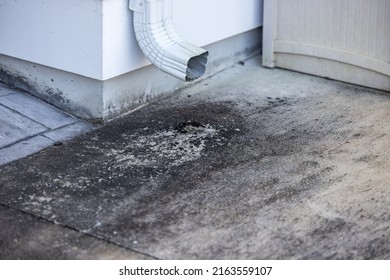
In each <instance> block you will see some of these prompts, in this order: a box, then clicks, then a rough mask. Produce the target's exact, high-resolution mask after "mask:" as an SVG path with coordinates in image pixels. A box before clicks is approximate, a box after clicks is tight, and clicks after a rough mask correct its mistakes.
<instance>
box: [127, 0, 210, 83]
mask: <svg viewBox="0 0 390 280" xmlns="http://www.w3.org/2000/svg"><path fill="white" fill-rule="evenodd" d="M130 10H132V11H134V30H135V35H136V37H137V41H138V44H139V46H140V47H141V49H142V51H143V53H144V54H145V56H146V57H147V58H148V59H149V61H150V62H151V63H153V64H154V65H155V66H157V67H158V68H159V69H160V70H162V71H164V72H166V73H168V74H171V75H173V76H175V77H177V78H179V79H181V80H184V81H193V80H195V79H197V78H199V77H201V76H202V75H203V74H204V73H205V71H206V64H207V57H208V55H209V53H208V51H206V50H204V49H202V48H199V47H197V46H195V45H193V44H191V43H188V42H186V41H184V40H182V39H181V38H180V37H179V36H178V35H177V33H176V32H175V29H174V27H173V24H172V1H171V0H130Z"/></svg>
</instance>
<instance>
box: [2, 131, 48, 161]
mask: <svg viewBox="0 0 390 280" xmlns="http://www.w3.org/2000/svg"><path fill="white" fill-rule="evenodd" d="M54 143H55V141H53V140H51V139H49V138H46V137H44V136H41V135H38V136H35V137H31V138H29V139H26V140H23V141H20V142H18V143H16V144H14V145H11V146H9V147H6V148H3V149H0V165H3V164H7V163H10V162H12V161H15V160H18V159H21V158H24V157H27V156H29V155H31V154H34V153H36V152H39V151H41V150H43V149H44V148H46V147H49V146H51V145H53V144H54Z"/></svg>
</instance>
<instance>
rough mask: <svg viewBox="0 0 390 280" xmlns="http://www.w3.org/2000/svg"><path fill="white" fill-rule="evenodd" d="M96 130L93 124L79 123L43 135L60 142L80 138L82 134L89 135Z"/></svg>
mask: <svg viewBox="0 0 390 280" xmlns="http://www.w3.org/2000/svg"><path fill="white" fill-rule="evenodd" d="M95 128H96V127H95V126H94V125H92V124H91V123H88V122H85V121H78V122H76V123H73V124H71V125H68V126H65V127H61V128H59V129H56V130H52V131H49V132H46V133H44V134H43V136H45V137H47V138H49V139H51V140H53V141H56V142H58V141H64V140H68V139H71V138H73V137H76V136H79V135H80V134H82V133H87V132H89V131H91V130H93V129H95Z"/></svg>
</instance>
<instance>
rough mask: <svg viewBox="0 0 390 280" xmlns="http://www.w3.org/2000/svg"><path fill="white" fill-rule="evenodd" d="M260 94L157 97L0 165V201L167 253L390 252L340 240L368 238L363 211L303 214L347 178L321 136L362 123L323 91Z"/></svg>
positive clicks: (346, 137) (348, 135) (341, 134)
mask: <svg viewBox="0 0 390 280" xmlns="http://www.w3.org/2000/svg"><path fill="white" fill-rule="evenodd" d="M186 100H187V98H186ZM243 102H244V101H243ZM252 104H253V105H252V106H250V109H248V110H246V111H240V110H239V109H238V108H240V104H239V102H238V103H234V102H229V101H226V102H209V103H204V102H201V103H197V102H196V101H190V102H188V101H186V102H185V104H177V102H176V101H175V102H171V101H170V100H169V99H166V100H165V101H163V102H159V104H151V105H150V106H147V107H145V108H143V109H142V110H140V111H137V112H135V113H134V114H132V115H130V116H127V117H125V118H121V119H118V120H116V121H113V122H112V123H110V124H109V125H108V126H106V127H103V128H101V129H99V130H97V131H94V132H91V133H89V134H87V135H84V136H81V137H79V138H77V139H74V140H72V141H69V142H64V143H63V145H61V146H54V147H52V148H51V149H47V150H45V151H43V152H41V153H39V154H37V155H34V156H31V157H30V158H29V159H27V160H24V161H20V162H15V163H12V164H10V165H7V166H3V167H0V202H1V203H3V204H4V205H10V206H12V207H14V208H18V209H22V210H23V211H26V212H29V213H32V214H34V215H37V216H40V217H44V218H45V219H47V220H50V221H53V222H55V223H59V224H63V225H66V226H68V227H71V228H74V229H76V230H78V231H80V232H84V233H88V234H90V235H94V236H98V237H100V238H103V239H106V240H110V241H113V242H115V243H116V244H122V245H123V246H126V247H127V248H134V249H136V250H137V251H140V252H144V253H147V254H151V255H154V256H156V257H159V258H189V259H192V258H210V259H213V258H242V259H244V258H248V259H259V258H270V259H278V258H325V259H326V258H330V259H332V258H367V257H369V258H380V257H384V256H388V255H389V252H390V247H389V246H385V247H383V248H382V249H380V250H379V249H372V247H374V246H378V244H379V245H380V244H382V245H383V244H384V243H385V241H386V240H388V239H386V238H385V237H382V238H380V237H373V239H364V242H366V245H364V246H363V247H362V248H357V247H356V248H355V247H354V248H355V249H353V250H354V251H353V252H354V253H350V252H349V251H348V250H346V251H345V252H344V251H342V250H340V247H339V246H340V244H339V242H340V240H338V238H342V240H343V242H345V248H352V247H353V246H352V245H351V244H352V243H354V242H356V241H357V240H360V241H362V240H363V239H362V238H361V237H360V235H359V234H360V233H361V229H360V228H359V226H357V225H356V223H354V222H351V221H347V220H346V219H343V218H318V217H317V216H316V214H315V213H311V212H310V211H308V212H305V215H307V217H301V216H299V209H300V207H302V208H303V207H304V206H305V205H306V204H305V203H307V202H308V201H310V200H312V199H314V198H315V196H316V195H317V194H318V193H319V192H321V191H322V190H324V189H326V188H328V187H329V186H330V185H332V184H334V183H335V182H338V181H337V180H340V178H343V177H342V176H341V175H340V174H337V168H336V167H335V166H333V165H332V164H330V163H329V161H325V160H323V159H324V158H326V157H328V154H329V153H331V155H332V156H333V155H338V154H339V153H343V151H342V149H341V148H338V147H333V146H331V145H329V144H328V143H327V142H323V140H324V139H333V138H336V139H342V141H359V139H360V137H363V136H362V135H363V133H364V129H362V130H361V131H359V132H356V133H353V128H350V126H349V125H350V124H351V122H352V123H353V122H354V120H353V119H350V118H347V117H345V112H343V111H341V110H340V111H339V112H337V113H335V114H332V115H330V116H326V117H324V116H323V115H321V112H323V111H324V110H326V109H327V108H326V106H327V105H326V104H323V103H321V100H318V99H316V100H315V101H313V100H312V99H304V98H300V99H299V98H291V97H289V98H271V97H269V98H265V100H260V101H259V102H258V103H256V101H252ZM310 106H317V107H316V108H317V111H316V114H317V115H316V114H314V115H313V116H307V114H306V110H305V108H308V107H310ZM357 134H361V135H357ZM369 159H370V158H369V157H368V158H367V160H369ZM359 160H360V161H362V162H364V158H360V159H359ZM305 207H307V206H305ZM351 211H352V210H351ZM290 213H298V214H296V216H290V215H292V214H290ZM295 219H297V220H296V221H295ZM305 219H309V222H307V221H306V220H305ZM384 222H386V223H387V222H388V220H386V221H384ZM296 224H302V228H301V229H299V230H294V229H293V228H294V226H295V225H296ZM307 224H310V226H307ZM355 231H356V234H353V232H355ZM375 238H378V239H375ZM316 242H318V243H319V245H318V246H316V244H315V243H316ZM362 242H363V241H362ZM370 248H371V249H370ZM351 250H352V249H351Z"/></svg>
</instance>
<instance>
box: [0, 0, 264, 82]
mask: <svg viewBox="0 0 390 280" xmlns="http://www.w3.org/2000/svg"><path fill="white" fill-rule="evenodd" d="M128 1H129V0H39V1H37V0H1V1H0V53H1V54H5V55H8V56H11V57H16V58H20V59H23V60H27V61H31V62H34V63H38V64H42V65H45V66H50V67H53V68H57V69H60V70H65V71H68V72H72V73H76V74H80V75H83V76H87V77H91V78H94V79H101V80H105V79H109V78H112V77H115V76H118V75H121V74H124V73H127V72H130V71H132V70H135V69H138V68H140V67H143V66H145V65H148V64H149V63H148V61H147V60H146V59H145V57H144V56H143V54H142V52H141V50H140V49H139V48H138V44H137V42H136V40H135V36H134V31H133V25H132V12H131V11H130V10H129V9H128ZM173 12H174V22H175V24H176V26H177V31H178V33H179V34H180V35H182V37H184V38H185V39H187V40H189V41H190V42H193V43H195V44H199V45H201V46H204V45H207V44H210V43H213V42H217V41H219V40H222V39H225V38H228V37H231V36H234V35H237V34H240V33H243V32H245V31H248V30H251V29H254V28H256V27H258V26H260V25H261V23H262V18H261V17H262V0H174V11H173Z"/></svg>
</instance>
